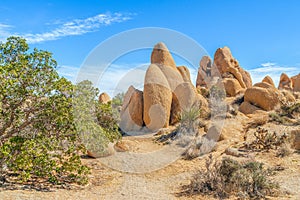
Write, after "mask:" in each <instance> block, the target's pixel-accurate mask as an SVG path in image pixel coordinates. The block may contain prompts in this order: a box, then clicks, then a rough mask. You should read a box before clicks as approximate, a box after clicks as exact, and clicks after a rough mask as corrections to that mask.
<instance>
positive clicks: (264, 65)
mask: <svg viewBox="0 0 300 200" xmlns="http://www.w3.org/2000/svg"><path fill="white" fill-rule="evenodd" d="M260 65H261V66H263V67H272V66H274V65H276V63H273V62H266V63H262V64H260Z"/></svg>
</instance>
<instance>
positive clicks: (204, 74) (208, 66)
mask: <svg viewBox="0 0 300 200" xmlns="http://www.w3.org/2000/svg"><path fill="white" fill-rule="evenodd" d="M211 70H212V62H211V59H210V58H209V57H208V56H203V57H202V59H201V61H200V66H199V69H198V74H197V80H196V87H198V86H199V87H208V83H209V82H210V79H211V77H212V73H211Z"/></svg>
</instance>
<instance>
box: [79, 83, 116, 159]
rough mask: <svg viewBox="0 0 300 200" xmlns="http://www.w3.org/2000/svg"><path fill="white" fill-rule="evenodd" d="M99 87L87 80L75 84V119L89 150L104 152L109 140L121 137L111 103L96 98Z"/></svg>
mask: <svg viewBox="0 0 300 200" xmlns="http://www.w3.org/2000/svg"><path fill="white" fill-rule="evenodd" d="M98 93H99V91H98V89H97V88H94V87H93V85H92V82H90V81H88V80H85V81H81V82H79V83H78V84H76V86H75V90H74V96H73V106H74V120H75V124H76V129H77V132H78V133H79V135H80V136H81V137H80V138H81V141H82V143H83V144H84V145H85V147H86V148H87V150H89V151H91V152H95V153H99V154H101V153H103V152H104V151H105V149H106V147H107V145H108V143H109V142H113V141H114V140H116V139H119V138H120V133H119V131H118V125H117V122H116V120H115V119H114V116H113V112H112V107H111V103H110V102H109V103H107V104H104V103H100V102H99V101H97V100H96V97H97V96H98Z"/></svg>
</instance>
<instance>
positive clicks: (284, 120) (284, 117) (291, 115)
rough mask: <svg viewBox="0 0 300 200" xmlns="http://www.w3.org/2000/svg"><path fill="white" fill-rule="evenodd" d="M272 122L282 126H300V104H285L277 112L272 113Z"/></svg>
mask: <svg viewBox="0 0 300 200" xmlns="http://www.w3.org/2000/svg"><path fill="white" fill-rule="evenodd" d="M269 116H270V121H274V122H278V123H280V124H295V125H299V124H300V120H299V117H300V102H296V103H289V104H283V105H282V106H281V107H280V108H279V109H277V110H276V112H272V113H270V115H269Z"/></svg>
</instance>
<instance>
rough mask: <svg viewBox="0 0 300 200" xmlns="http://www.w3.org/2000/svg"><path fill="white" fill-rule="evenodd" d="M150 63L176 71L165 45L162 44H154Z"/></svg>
mask: <svg viewBox="0 0 300 200" xmlns="http://www.w3.org/2000/svg"><path fill="white" fill-rule="evenodd" d="M151 63H152V64H157V65H160V64H162V65H165V66H169V67H172V68H174V69H176V64H175V62H174V59H173V57H172V55H171V53H170V52H169V50H168V48H167V47H166V45H165V44H164V43H162V42H160V43H158V44H156V45H155V46H154V48H153V51H152V54H151Z"/></svg>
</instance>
